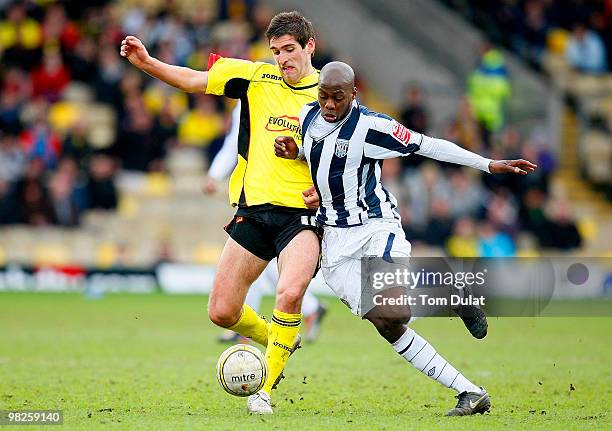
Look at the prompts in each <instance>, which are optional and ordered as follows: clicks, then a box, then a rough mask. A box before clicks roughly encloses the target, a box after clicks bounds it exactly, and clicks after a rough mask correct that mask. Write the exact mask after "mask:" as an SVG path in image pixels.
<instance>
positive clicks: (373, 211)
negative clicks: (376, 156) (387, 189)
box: [365, 160, 382, 218]
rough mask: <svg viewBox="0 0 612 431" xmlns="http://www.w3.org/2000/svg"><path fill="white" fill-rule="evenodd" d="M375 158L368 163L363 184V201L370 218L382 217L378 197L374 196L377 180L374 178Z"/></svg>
mask: <svg viewBox="0 0 612 431" xmlns="http://www.w3.org/2000/svg"><path fill="white" fill-rule="evenodd" d="M376 162H377V161H376V160H372V161H371V162H370V163H368V165H367V168H368V175H367V177H366V184H365V202H366V205H367V206H368V217H371V218H381V217H382V209H381V208H380V199H378V196H376V192H375V190H376V184H377V183H378V180H377V179H376Z"/></svg>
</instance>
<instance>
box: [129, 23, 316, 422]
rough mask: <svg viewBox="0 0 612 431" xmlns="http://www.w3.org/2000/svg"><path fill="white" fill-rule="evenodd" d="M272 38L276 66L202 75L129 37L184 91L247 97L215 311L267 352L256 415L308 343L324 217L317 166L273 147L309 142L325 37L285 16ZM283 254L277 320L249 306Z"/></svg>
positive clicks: (142, 60)
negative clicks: (285, 141) (319, 44)
mask: <svg viewBox="0 0 612 431" xmlns="http://www.w3.org/2000/svg"><path fill="white" fill-rule="evenodd" d="M266 36H267V38H268V41H269V46H270V50H271V51H272V54H273V57H274V60H275V62H276V65H271V64H267V63H259V62H250V61H246V60H238V59H231V58H220V57H219V56H217V55H211V58H210V60H209V65H208V66H209V67H208V69H209V70H208V71H205V72H204V71H196V70H193V69H189V68H186V67H179V66H174V65H170V64H166V63H163V62H161V61H159V60H157V59H156V58H154V57H152V56H150V55H149V53H148V52H147V50H146V48H145V47H144V45H143V44H142V42H141V41H140V40H139V39H138V38H136V37H134V36H127V37H126V38H125V39H124V40H123V41H122V43H121V51H120V54H121V55H122V56H123V57H126V58H127V59H128V60H129V61H130V63H132V64H133V65H134V66H136V67H138V68H139V69H141V70H142V71H144V72H146V73H148V74H149V75H151V76H153V77H155V78H157V79H160V80H162V81H164V82H166V83H167V84H169V85H172V86H174V87H176V88H179V89H181V90H184V91H186V92H190V93H194V92H200V91H203V92H206V93H209V94H216V95H225V96H227V97H231V98H236V99H240V101H241V104H242V109H241V118H240V129H239V135H238V164H237V166H236V169H235V170H234V173H233V174H232V178H231V180H230V193H229V194H230V202H231V203H232V205H234V206H236V207H237V211H236V215H235V216H234V218H233V220H232V221H231V222H230V223H229V224H228V225H227V226H226V228H225V230H226V231H227V232H228V233H229V238H228V240H227V242H226V244H225V247H224V249H223V252H222V254H221V258H220V261H219V265H218V271H217V275H216V278H215V281H214V284H213V288H212V291H211V294H210V299H209V303H208V315H209V317H210V319H211V320H212V321H213V322H214V323H215V324H217V325H219V326H221V327H224V328H228V329H231V330H233V331H235V332H238V333H239V334H241V335H243V336H245V337H249V338H251V339H253V340H255V341H256V342H258V343H260V344H262V345H264V346H266V361H267V363H268V367H269V374H268V379H267V381H266V383H265V385H264V387H263V389H262V390H261V391H260V392H259V393H257V394H255V395H252V396H250V397H249V399H248V402H247V409H248V411H249V412H251V413H258V414H269V413H272V407H271V401H270V392H271V390H272V388H273V386H274V385H275V384H276V383H277V382H278V381H279V380H280V377H281V376H282V370H283V368H284V367H285V364H286V362H287V359H288V358H289V355H290V354H291V353H292V352H293V351H294V350H295V348H297V346H298V344H299V337H298V332H299V329H300V325H301V322H302V315H301V313H300V308H301V303H302V297H303V295H304V292H305V290H306V288H307V287H308V284H309V282H310V279H311V278H312V276H313V275H314V273H315V271H316V268H317V261H318V257H319V252H320V242H319V235H320V231H319V228H318V227H317V226H316V225H315V223H314V215H315V211H314V210H313V209H309V208H308V207H307V206H306V204H305V201H306V202H307V201H308V199H309V198H310V199H311V200H312V201H316V199H315V197H316V194H315V193H314V191H313V189H312V179H311V177H310V171H309V169H308V166H307V165H306V164H305V163H302V162H300V161H297V160H295V161H287V160H282V159H280V158H277V157H276V156H275V155H274V150H273V148H274V140H275V138H276V137H278V136H287V135H289V136H293V137H294V139H295V141H296V142H298V143H301V141H302V133H301V129H300V120H299V113H300V110H301V108H302V106H304V105H305V104H306V103H310V102H313V101H315V100H317V85H318V84H317V83H318V78H319V73H318V71H317V70H315V68H314V67H313V66H312V63H311V58H312V54H313V53H314V50H315V34H314V30H313V27H312V24H311V23H310V22H309V21H308V20H307V19H306V18H304V17H303V16H301V15H300V14H299V13H297V12H284V13H280V14H278V15H276V16H275V17H274V18H273V19H272V21H271V22H270V25H269V27H268V30H267V32H266ZM302 194H303V196H304V198H303V197H302ZM274 257H278V269H279V280H278V285H277V287H276V303H275V309H274V311H273V314H272V321H271V322H270V323H268V322H266V320H265V319H263V318H262V317H260V316H258V315H257V313H256V312H255V311H254V310H253V309H252V308H250V307H249V306H248V305H245V304H244V300H245V297H246V294H247V291H248V289H249V287H250V286H251V284H252V283H253V282H254V281H255V280H256V279H257V277H259V275H260V274H261V272H262V271H263V270H264V268H265V267H266V265H267V264H268V262H269V261H270V260H272V259H273V258H274Z"/></svg>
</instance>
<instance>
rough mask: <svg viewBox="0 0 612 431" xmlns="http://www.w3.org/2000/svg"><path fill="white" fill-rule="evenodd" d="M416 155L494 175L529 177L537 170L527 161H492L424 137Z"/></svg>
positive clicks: (534, 165)
mask: <svg viewBox="0 0 612 431" xmlns="http://www.w3.org/2000/svg"><path fill="white" fill-rule="evenodd" d="M416 154H420V155H422V156H425V157H429V158H432V159H435V160H440V161H443V162H450V163H455V164H458V165H463V166H468V167H472V168H476V169H480V170H483V171H485V172H489V173H492V174H518V175H527V174H528V173H530V172H533V171H535V170H536V168H537V165H536V164H534V163H531V162H529V161H527V160H523V159H519V160H491V159H487V158H484V157H482V156H480V155H479V154H476V153H473V152H471V151H468V150H466V149H465V148H461V147H460V146H458V145H456V144H454V143H452V142H450V141H446V140H444V139H438V138H432V137H429V136H425V135H423V139H422V140H421V144H420V147H419V149H418V150H417V151H416Z"/></svg>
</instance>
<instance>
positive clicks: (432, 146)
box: [274, 62, 536, 416]
mask: <svg viewBox="0 0 612 431" xmlns="http://www.w3.org/2000/svg"><path fill="white" fill-rule="evenodd" d="M354 79H355V78H354V73H353V70H352V69H351V67H350V66H348V65H347V64H345V63H341V62H333V63H329V64H327V65H326V66H325V67H323V69H321V74H320V76H319V90H318V103H310V104H308V105H306V106H305V107H304V108H303V109H302V112H301V115H300V123H301V125H302V144H303V145H302V146H301V147H299V146H298V145H297V144H296V143H295V140H294V139H293V138H291V137H288V136H284V137H279V138H276V142H275V144H274V149H275V154H276V155H277V156H278V157H282V158H287V159H303V160H305V161H306V162H307V163H308V165H309V167H310V173H311V175H312V178H313V182H314V185H315V188H316V190H317V193H318V195H319V197H320V207H319V210H318V212H317V217H316V220H317V222H318V223H319V224H320V225H322V226H323V228H324V235H323V243H322V252H323V259H322V264H321V269H322V272H323V276H324V277H325V281H326V283H327V284H328V285H329V286H330V287H331V288H332V290H334V292H335V293H336V295H337V296H338V297H339V298H340V299H341V300H342V302H344V303H345V304H347V305H348V306H349V307H350V309H351V311H352V312H353V313H354V314H357V315H359V316H361V317H362V318H364V319H367V320H369V321H370V322H371V323H372V324H374V326H375V327H376V329H377V331H378V332H379V334H380V335H381V336H382V337H384V338H385V339H386V340H387V341H388V342H389V343H390V344H391V345H392V346H393V348H394V349H395V351H396V352H397V353H398V354H399V355H400V356H402V357H403V358H405V359H406V360H407V361H408V362H409V363H411V364H412V365H413V366H414V367H415V368H417V369H418V370H420V371H421V372H423V373H424V374H425V375H426V376H428V377H429V378H431V379H433V380H436V381H438V382H440V383H441V384H443V385H444V386H446V387H448V388H452V389H454V390H455V391H457V393H458V399H459V401H458V403H457V405H456V407H455V408H454V409H452V410H450V411H449V412H448V413H447V415H449V416H461V415H471V414H475V413H484V412H486V411H488V410H489V408H490V401H489V395H488V394H487V391H486V390H485V389H483V388H482V387H479V386H477V385H475V384H474V383H472V382H471V381H470V380H468V379H467V378H466V377H465V376H463V374H461V373H460V372H459V371H457V369H456V368H454V367H453V366H452V365H451V364H450V363H448V362H447V361H446V360H445V359H444V358H443V357H442V356H441V355H440V354H439V353H438V352H437V351H436V350H435V349H434V347H432V346H431V344H429V343H428V342H427V341H426V340H425V339H423V338H422V337H421V336H420V335H418V334H417V333H416V332H415V331H414V330H412V329H411V328H409V327H408V326H407V323H408V322H409V319H410V317H411V316H410V308H409V307H399V308H394V309H392V310H389V309H388V308H384V306H381V305H374V303H373V301H372V302H369V301H362V291H361V258H363V257H372V256H378V257H381V258H391V257H406V258H407V257H409V256H410V251H411V246H410V243H409V242H408V241H407V240H406V237H405V234H404V232H403V230H402V226H401V223H400V216H399V214H398V212H397V211H396V206H397V201H396V199H395V197H394V196H393V195H391V194H390V193H389V192H388V191H387V190H386V189H385V188H384V187H383V185H382V183H381V181H380V175H381V166H382V160H383V159H388V158H394V157H398V156H406V155H409V154H411V153H417V154H420V155H423V156H427V157H431V158H433V159H437V160H441V161H445V162H452V163H457V164H460V165H464V166H471V167H473V168H476V169H480V170H483V171H485V172H489V173H514V174H521V175H526V174H527V173H529V172H532V171H534V170H535V169H536V165H534V164H533V163H531V162H528V161H526V160H490V159H486V158H484V157H481V156H479V155H477V154H474V153H472V152H470V151H467V150H465V149H463V148H460V147H458V146H457V145H455V144H453V143H451V142H448V141H445V140H442V139H435V138H431V137H428V136H425V135H422V134H420V133H416V132H413V131H411V130H408V129H406V128H405V127H404V126H402V125H401V124H400V123H398V122H396V121H395V120H393V119H392V118H390V117H388V116H386V115H382V114H378V113H375V112H371V111H369V110H368V109H367V108H365V107H363V106H360V105H359V104H358V103H357V102H356V99H355V98H356V94H357V90H356V88H355V82H354ZM381 307H383V308H381ZM389 311H392V313H389Z"/></svg>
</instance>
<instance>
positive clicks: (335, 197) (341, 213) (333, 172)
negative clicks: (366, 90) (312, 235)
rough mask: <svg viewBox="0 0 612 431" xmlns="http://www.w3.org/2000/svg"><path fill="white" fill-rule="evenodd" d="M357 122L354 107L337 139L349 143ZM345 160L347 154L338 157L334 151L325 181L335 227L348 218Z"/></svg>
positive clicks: (345, 222) (345, 223) (357, 117)
mask: <svg viewBox="0 0 612 431" xmlns="http://www.w3.org/2000/svg"><path fill="white" fill-rule="evenodd" d="M358 122H359V109H358V108H356V107H355V108H353V109H352V111H351V113H350V117H349V119H348V120H347V121H346V123H344V124H343V125H342V127H341V128H340V131H339V132H338V138H337V139H344V140H347V141H349V142H350V140H351V137H352V136H353V133H355V128H356V127H357V123H358ZM336 145H337V144H336ZM346 159H348V154H345V155H344V157H338V156H337V155H336V152H335V150H334V154H333V155H332V159H331V163H330V166H329V177H328V179H327V182H328V184H329V191H330V192H331V195H332V207H333V208H334V210H335V211H336V215H337V220H336V223H335V224H336V226H347V225H348V222H347V219H348V217H349V212H348V211H347V210H346V206H345V205H344V197H345V196H344V182H343V179H342V176H343V175H344V168H345V166H346Z"/></svg>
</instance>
